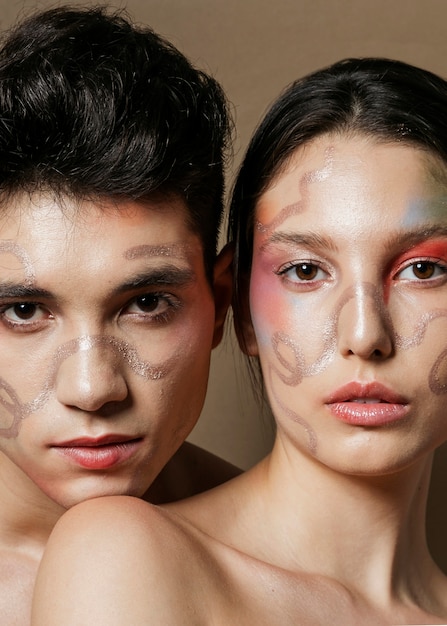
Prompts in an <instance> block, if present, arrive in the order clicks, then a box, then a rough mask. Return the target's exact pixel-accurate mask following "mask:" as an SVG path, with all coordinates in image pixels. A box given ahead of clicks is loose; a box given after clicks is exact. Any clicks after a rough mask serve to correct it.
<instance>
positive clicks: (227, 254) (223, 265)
mask: <svg viewBox="0 0 447 626" xmlns="http://www.w3.org/2000/svg"><path fill="white" fill-rule="evenodd" d="M232 263H233V246H232V245H231V244H227V245H226V246H225V247H224V248H223V249H222V250H221V252H220V253H219V254H218V256H217V259H216V262H215V264H214V284H213V292H214V305H215V310H216V313H215V322H214V336H213V348H215V347H216V346H218V345H219V344H220V342H221V341H222V337H223V330H224V324H225V319H226V317H227V313H228V309H229V308H230V304H231V298H232V295H233V267H232Z"/></svg>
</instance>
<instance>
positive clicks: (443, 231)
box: [385, 224, 447, 251]
mask: <svg viewBox="0 0 447 626" xmlns="http://www.w3.org/2000/svg"><path fill="white" fill-rule="evenodd" d="M436 238H447V226H445V225H442V224H422V225H420V226H418V227H417V228H412V229H410V230H408V229H405V230H402V231H398V232H396V233H394V234H392V235H391V236H390V237H389V238H388V241H387V243H386V244H385V246H386V248H387V249H389V250H390V251H393V250H394V249H395V248H396V246H398V247H400V248H401V249H408V248H411V247H412V246H414V245H416V244H418V243H421V242H422V241H426V240H427V239H436Z"/></svg>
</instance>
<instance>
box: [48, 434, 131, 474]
mask: <svg viewBox="0 0 447 626" xmlns="http://www.w3.org/2000/svg"><path fill="white" fill-rule="evenodd" d="M141 442H142V438H141V437H128V436H123V435H116V434H110V435H106V436H102V437H79V438H76V439H70V440H68V441H63V442H60V443H57V444H54V445H52V446H51V448H52V449H53V450H55V451H56V452H57V453H58V454H60V455H61V456H63V457H64V458H65V459H68V460H69V461H71V462H73V463H75V464H76V465H79V466H81V467H84V468H86V469H92V470H101V469H108V468H110V467H113V466H115V465H118V464H121V463H123V462H125V461H127V460H128V459H129V458H130V457H131V456H132V455H133V454H134V453H135V452H136V451H137V450H138V448H139V447H140V444H141Z"/></svg>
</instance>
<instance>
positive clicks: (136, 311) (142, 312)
mask: <svg viewBox="0 0 447 626" xmlns="http://www.w3.org/2000/svg"><path fill="white" fill-rule="evenodd" d="M179 306H180V302H179V301H178V300H177V299H176V298H175V297H174V296H173V295H171V294H168V293H145V294H142V295H141V296H137V297H136V298H135V299H134V300H132V302H131V303H130V304H129V305H128V306H127V307H126V309H125V313H127V314H131V315H139V316H147V318H149V319H151V320H158V319H160V320H161V318H163V319H165V318H166V316H169V315H170V314H171V313H173V312H174V311H175V310H176V309H178V308H179Z"/></svg>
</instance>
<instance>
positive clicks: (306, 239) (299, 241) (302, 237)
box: [261, 231, 338, 252]
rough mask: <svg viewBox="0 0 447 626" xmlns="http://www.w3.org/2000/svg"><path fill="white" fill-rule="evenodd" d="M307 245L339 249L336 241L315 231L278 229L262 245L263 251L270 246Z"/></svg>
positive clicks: (309, 246)
mask: <svg viewBox="0 0 447 626" xmlns="http://www.w3.org/2000/svg"><path fill="white" fill-rule="evenodd" d="M275 245H283V246H306V247H308V248H319V249H326V250H333V251H335V252H336V251H337V250H338V248H337V246H336V245H335V243H334V242H333V241H332V240H331V239H328V238H327V237H324V236H322V235H319V234H318V233H314V232H305V233H294V232H286V231H276V232H274V233H273V234H272V235H270V237H268V238H267V240H266V241H264V243H263V244H262V245H261V251H262V252H263V251H264V250H266V249H268V248H269V247H270V246H275Z"/></svg>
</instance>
